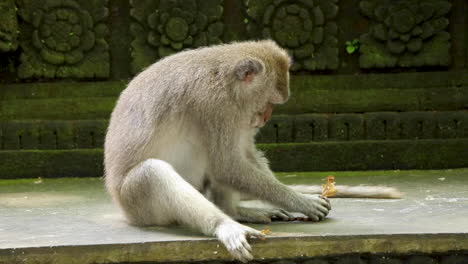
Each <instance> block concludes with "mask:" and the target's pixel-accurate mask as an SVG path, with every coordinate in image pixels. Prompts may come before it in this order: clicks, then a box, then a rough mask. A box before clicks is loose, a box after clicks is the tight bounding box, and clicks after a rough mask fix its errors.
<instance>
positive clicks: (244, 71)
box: [234, 58, 263, 83]
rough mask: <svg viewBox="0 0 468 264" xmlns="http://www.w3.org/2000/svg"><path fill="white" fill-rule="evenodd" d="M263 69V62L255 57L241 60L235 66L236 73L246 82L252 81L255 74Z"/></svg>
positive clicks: (238, 77)
mask: <svg viewBox="0 0 468 264" xmlns="http://www.w3.org/2000/svg"><path fill="white" fill-rule="evenodd" d="M262 70H263V64H262V63H261V62H260V61H259V60H257V59H253V58H247V59H243V60H241V61H239V62H238V63H237V65H236V67H235V68H234V74H235V75H236V77H237V79H238V80H240V81H243V82H246V83H251V82H252V80H253V79H254V77H255V75H256V74H258V73H260V72H261V71H262Z"/></svg>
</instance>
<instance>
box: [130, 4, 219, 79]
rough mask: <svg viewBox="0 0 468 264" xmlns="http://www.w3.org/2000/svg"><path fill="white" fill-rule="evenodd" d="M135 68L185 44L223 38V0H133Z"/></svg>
mask: <svg viewBox="0 0 468 264" xmlns="http://www.w3.org/2000/svg"><path fill="white" fill-rule="evenodd" d="M130 4H131V6H132V9H131V10H130V15H131V17H132V18H133V21H132V23H131V25H130V32H131V34H132V36H133V41H132V43H131V47H132V53H131V56H132V72H133V73H137V72H139V71H141V70H142V69H143V68H145V67H147V66H148V65H150V64H152V63H154V62H156V61H157V60H158V59H159V58H162V57H164V56H168V55H171V54H173V53H176V52H178V51H181V50H183V49H185V48H195V47H200V46H206V45H211V44H219V43H221V42H222V34H223V32H224V24H223V22H222V15H223V0H188V1H186V0H161V1H152V0H131V1H130Z"/></svg>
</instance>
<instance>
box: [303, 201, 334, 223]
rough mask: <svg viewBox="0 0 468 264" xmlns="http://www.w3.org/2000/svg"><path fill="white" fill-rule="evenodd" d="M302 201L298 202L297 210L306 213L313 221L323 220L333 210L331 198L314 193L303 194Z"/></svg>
mask: <svg viewBox="0 0 468 264" xmlns="http://www.w3.org/2000/svg"><path fill="white" fill-rule="evenodd" d="M301 197H302V198H303V199H301V200H302V201H301V202H300V203H299V204H297V205H296V206H297V208H296V209H297V211H299V212H301V213H303V214H305V215H306V216H307V217H309V219H310V220H312V221H317V222H318V221H322V220H323V219H325V217H326V216H327V215H328V212H329V211H330V210H331V204H330V200H328V199H327V198H322V197H320V196H319V195H314V194H301Z"/></svg>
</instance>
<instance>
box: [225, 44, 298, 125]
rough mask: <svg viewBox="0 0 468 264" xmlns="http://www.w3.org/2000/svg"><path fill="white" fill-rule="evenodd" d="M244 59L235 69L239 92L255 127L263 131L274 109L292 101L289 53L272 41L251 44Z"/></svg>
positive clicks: (238, 62) (241, 59) (247, 47)
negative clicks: (290, 98)
mask: <svg viewBox="0 0 468 264" xmlns="http://www.w3.org/2000/svg"><path fill="white" fill-rule="evenodd" d="M245 45H246V47H245V50H244V52H245V53H244V54H245V55H244V56H243V57H242V58H240V59H239V60H238V61H237V63H236V64H235V67H234V75H235V78H236V82H237V84H238V85H236V86H237V87H236V89H238V94H241V95H240V96H239V97H240V98H242V100H243V101H245V102H248V106H247V104H243V105H244V107H246V109H245V110H247V111H249V112H250V113H251V115H252V120H251V126H252V127H255V128H259V127H262V126H264V125H265V124H266V122H267V121H268V120H269V119H270V117H271V114H272V112H273V106H274V105H276V104H283V103H285V102H286V101H287V100H288V99H289V95H290V91H289V67H290V65H291V58H290V56H289V55H288V53H287V52H286V51H285V50H284V49H282V48H280V47H279V46H278V45H277V44H276V43H275V42H273V41H271V40H264V41H257V42H247V43H245Z"/></svg>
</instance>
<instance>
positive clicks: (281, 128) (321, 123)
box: [0, 107, 468, 150]
mask: <svg viewBox="0 0 468 264" xmlns="http://www.w3.org/2000/svg"><path fill="white" fill-rule="evenodd" d="M80 109H81V107H80ZM77 117H79V115H78V116H77ZM107 125H108V121H107V120H106V119H97V120H9V121H0V149H4V150H5V149H74V148H97V147H102V146H103V142H104V136H105V132H106V129H107ZM449 138H468V111H446V112H430V111H425V112H372V113H365V114H358V113H352V114H351V113H348V114H303V115H275V116H273V117H272V120H271V121H270V122H269V123H267V125H266V126H265V127H264V128H262V129H261V130H260V133H259V134H258V136H257V142H258V143H306V142H314V141H351V140H405V139H413V140H418V139H449Z"/></svg>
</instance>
